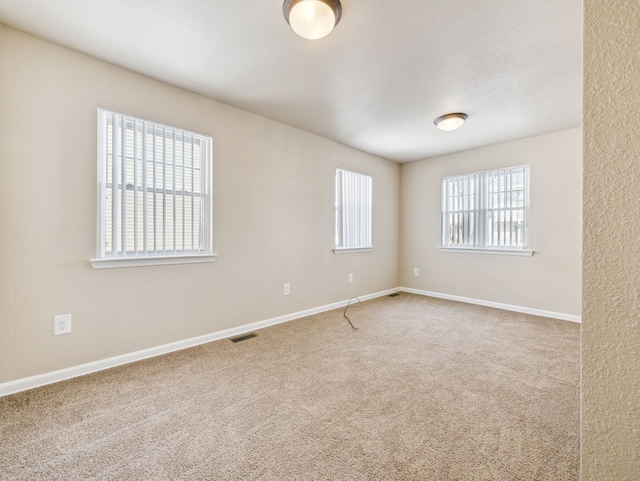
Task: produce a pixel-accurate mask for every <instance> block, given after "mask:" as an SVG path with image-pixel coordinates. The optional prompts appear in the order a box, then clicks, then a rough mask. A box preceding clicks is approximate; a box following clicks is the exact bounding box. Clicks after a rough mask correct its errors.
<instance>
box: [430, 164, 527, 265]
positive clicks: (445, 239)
mask: <svg viewBox="0 0 640 481" xmlns="http://www.w3.org/2000/svg"><path fill="white" fill-rule="evenodd" d="M517 170H523V176H524V178H523V183H522V189H518V190H514V189H513V184H510V185H509V188H508V189H507V184H508V182H506V180H504V184H503V185H504V188H502V185H501V184H498V190H495V189H494V190H490V188H489V183H490V181H489V179H490V178H491V176H494V178H495V176H496V175H498V176H500V175H501V174H504V173H506V172H510V174H509V175H511V178H510V182H513V172H514V171H517ZM530 176H531V174H530V166H529V165H517V166H512V167H504V168H499V169H491V170H485V171H479V172H470V173H465V174H457V175H450V176H445V177H442V179H441V192H440V196H441V207H440V212H441V221H440V234H441V235H440V247H439V250H440V251H443V252H463V253H479V254H502V255H516V256H531V255H533V251H532V250H531V249H530V245H529V234H530V229H529V209H530V202H529V200H530V190H531V189H530ZM505 179H506V177H505ZM452 181H453V182H455V181H457V182H462V183H463V184H464V183H466V186H467V187H466V190H464V191H463V193H462V194H458V197H459V199H458V203H459V204H463V206H462V207H461V208H457V209H456V208H451V209H450V208H449V207H448V205H449V204H450V203H449V202H448V201H449V197H448V192H449V191H448V190H447V188H448V186H449V185H451V184H450V182H452ZM471 185H473V188H471V187H469V186H471ZM501 188H502V190H500V189H501ZM519 190H522V202H523V205H522V206H521V207H520V206H516V207H514V206H513V204H512V202H513V200H512V199H513V193H514V192H518V191H519ZM500 192H503V195H504V201H505V203H504V205H503V206H500V204H498V207H496V206H495V205H494V202H495V199H496V198H495V197H494V196H499V195H500ZM507 193H509V194H510V196H509V198H510V199H511V200H509V202H506V200H507ZM491 194H494V196H491ZM460 197H461V198H460ZM472 197H473V199H472ZM491 197H493V198H491ZM498 202H499V201H498ZM507 204H509V205H507ZM515 211H518V212H519V214H521V216H522V226H523V233H522V237H523V241H522V245H491V242H489V241H488V236H489V235H490V227H489V226H490V225H491V224H490V223H491V220H490V214H491V213H492V212H493V213H496V212H497V213H499V214H501V213H505V212H510V214H509V220H508V222H509V227H510V229H512V228H513V224H512V223H513V212H515ZM520 211H521V212H520ZM456 213H458V214H462V216H463V219H464V221H463V227H462V230H463V241H462V242H459V243H453V242H452V241H451V238H450V237H451V236H450V234H448V230H449V229H448V227H449V225H450V224H449V219H450V215H451V214H456ZM517 220H518V219H516V221H517ZM503 222H504V223H506V222H507V220H506V214H505V220H504V221H503ZM472 223H473V224H474V225H473V227H471V224H472ZM498 234H500V229H499V228H498ZM451 235H452V234H451ZM512 235H513V231H512V230H511V231H510V235H509V237H510V238H511V237H512ZM472 237H473V238H472ZM505 239H506V236H505ZM510 244H512V243H511V242H510Z"/></svg>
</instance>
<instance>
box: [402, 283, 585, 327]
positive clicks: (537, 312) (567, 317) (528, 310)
mask: <svg viewBox="0 0 640 481" xmlns="http://www.w3.org/2000/svg"><path fill="white" fill-rule="evenodd" d="M398 290H399V291H401V292H409V293H410V294H419V295H421V296H428V297H437V298H439V299H448V300H450V301H458V302H466V303H467V304H477V305H479V306H486V307H493V308H495V309H503V310H505V311H514V312H522V313H523V314H532V315H534V316H541V317H550V318H553V319H560V320H562V321H571V322H582V317H581V316H576V315H574V314H565V313H563V312H553V311H545V310H542V309H534V308H532V307H522V306H514V305H512V304H502V303H501V302H493V301H483V300H481V299H472V298H470V297H462V296H454V295H451V294H441V293H439V292H431V291H423V290H420V289H412V288H410V287H400V288H399V289H398Z"/></svg>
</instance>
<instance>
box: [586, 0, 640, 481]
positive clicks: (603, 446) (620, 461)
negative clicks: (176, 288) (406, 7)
mask: <svg viewBox="0 0 640 481" xmlns="http://www.w3.org/2000/svg"><path fill="white" fill-rule="evenodd" d="M584 12H585V23H584V72H585V74H584V221H583V222H584V238H583V246H584V260H583V298H584V304H583V326H582V479H583V480H585V481H586V480H615V481H622V480H637V479H640V267H639V265H638V259H639V258H640V222H639V221H638V213H639V212H640V114H639V113H638V112H640V47H639V46H640V3H639V2H638V1H630V0H629V1H612V0H608V1H605V0H588V1H585V10H584Z"/></svg>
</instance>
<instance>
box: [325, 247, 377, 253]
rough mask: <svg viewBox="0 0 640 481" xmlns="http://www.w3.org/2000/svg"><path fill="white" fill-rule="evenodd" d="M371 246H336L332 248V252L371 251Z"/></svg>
mask: <svg viewBox="0 0 640 481" xmlns="http://www.w3.org/2000/svg"><path fill="white" fill-rule="evenodd" d="M372 251H373V246H371V247H336V248H335V249H333V253H334V254H355V253H356V252H372Z"/></svg>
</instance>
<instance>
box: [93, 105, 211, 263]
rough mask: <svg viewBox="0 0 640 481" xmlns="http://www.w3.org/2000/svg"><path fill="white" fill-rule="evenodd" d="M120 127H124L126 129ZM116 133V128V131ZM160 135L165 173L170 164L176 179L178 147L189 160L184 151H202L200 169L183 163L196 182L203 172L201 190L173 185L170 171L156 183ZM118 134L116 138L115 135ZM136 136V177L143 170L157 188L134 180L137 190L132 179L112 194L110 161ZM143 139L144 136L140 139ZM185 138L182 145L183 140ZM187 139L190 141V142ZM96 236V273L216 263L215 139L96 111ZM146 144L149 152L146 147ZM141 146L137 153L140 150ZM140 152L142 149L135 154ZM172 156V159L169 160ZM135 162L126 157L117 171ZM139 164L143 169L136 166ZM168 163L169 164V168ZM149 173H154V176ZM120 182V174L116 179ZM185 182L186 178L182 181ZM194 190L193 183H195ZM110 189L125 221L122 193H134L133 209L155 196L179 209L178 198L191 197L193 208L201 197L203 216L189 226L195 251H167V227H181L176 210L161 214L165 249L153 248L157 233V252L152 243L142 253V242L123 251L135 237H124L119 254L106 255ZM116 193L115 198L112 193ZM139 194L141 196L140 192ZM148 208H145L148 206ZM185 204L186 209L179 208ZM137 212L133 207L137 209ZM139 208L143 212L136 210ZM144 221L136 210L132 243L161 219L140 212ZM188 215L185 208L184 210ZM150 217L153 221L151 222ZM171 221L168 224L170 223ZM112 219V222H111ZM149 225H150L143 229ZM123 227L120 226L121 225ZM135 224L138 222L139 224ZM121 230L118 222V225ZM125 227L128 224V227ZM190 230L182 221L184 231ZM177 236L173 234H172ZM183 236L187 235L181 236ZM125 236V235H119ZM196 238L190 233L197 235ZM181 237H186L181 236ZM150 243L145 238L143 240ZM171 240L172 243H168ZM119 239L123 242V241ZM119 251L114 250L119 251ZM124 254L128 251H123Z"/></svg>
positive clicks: (174, 246)
mask: <svg viewBox="0 0 640 481" xmlns="http://www.w3.org/2000/svg"><path fill="white" fill-rule="evenodd" d="M114 119H117V122H118V127H117V128H116V129H115V130H111V131H112V132H114V133H113V134H112V143H113V145H111V146H109V145H108V144H109V142H108V140H107V138H108V134H107V130H108V128H109V125H110V123H111V125H113V122H114ZM120 122H123V123H125V124H124V125H125V126H124V127H122V124H120ZM112 129H113V128H112ZM122 130H124V131H125V132H126V133H127V134H126V136H125V139H122V137H121V132H122ZM160 131H161V132H162V135H161V137H160V140H159V141H160V142H161V143H162V152H163V157H162V162H163V164H162V165H163V168H165V169H166V166H167V165H171V166H172V175H173V174H175V173H176V171H177V170H176V169H177V168H178V164H177V159H178V157H177V156H176V153H177V152H178V148H177V147H176V145H177V144H178V143H179V142H180V144H181V145H182V151H181V155H182V156H183V157H184V158H186V157H185V154H186V152H187V151H186V147H185V145H188V144H189V143H190V144H191V152H193V149H194V147H193V146H194V145H195V143H196V140H197V143H198V145H199V146H200V149H201V151H200V155H199V157H200V159H199V162H198V164H199V165H198V164H196V163H193V162H194V157H193V156H192V157H191V161H192V164H191V166H190V167H188V166H187V163H186V162H185V161H184V158H183V157H180V158H183V164H182V166H181V167H182V173H183V174H184V173H185V172H186V171H187V170H189V169H190V170H191V178H192V179H194V176H195V171H196V170H200V176H199V182H200V187H199V189H198V191H197V192H196V191H193V190H192V189H189V190H188V189H187V186H186V185H185V182H184V180H183V186H182V187H183V189H182V191H179V190H178V188H177V184H176V182H177V181H176V179H175V178H174V177H172V183H171V182H170V181H169V178H168V176H167V175H166V171H165V172H164V173H163V177H162V181H161V182H160V184H159V185H158V184H156V182H155V181H156V179H157V177H155V171H148V170H147V169H148V165H147V164H148V163H151V164H152V166H153V168H154V169H155V166H156V164H158V162H159V160H158V158H156V152H155V149H156V145H157V144H156V142H157V141H158V138H157V137H156V135H157V133H158V132H160ZM116 132H117V133H116ZM117 135H120V141H121V142H122V145H121V146H119V145H117V140H118V137H117ZM131 135H133V137H134V140H133V145H134V147H133V149H134V153H133V162H134V163H133V170H134V172H135V173H134V175H135V176H137V177H135V178H138V176H139V174H138V169H140V171H144V172H145V175H146V176H147V178H148V177H149V176H150V175H154V177H153V178H152V181H153V186H150V185H148V184H147V183H146V181H145V180H141V179H138V181H137V182H136V181H134V182H133V184H135V185H133V184H132V183H131V182H129V180H130V179H129V178H126V182H127V185H126V187H124V188H123V186H122V183H119V184H118V187H116V188H115V189H114V187H113V185H112V184H111V182H112V179H109V174H108V173H107V170H108V164H109V162H111V164H112V165H114V164H113V159H112V157H113V149H114V148H115V147H118V151H120V152H121V151H122V149H123V148H125V149H127V148H129V147H128V146H127V147H125V144H126V141H127V140H129V139H130V136H131ZM149 135H151V136H152V137H151V138H152V139H153V143H152V145H151V148H152V149H153V152H149V147H148V142H149V139H148V136H149ZM138 136H140V137H138ZM180 137H181V140H180V141H179V139H180ZM187 137H189V138H190V139H189V140H188V141H187ZM97 139H98V142H97V144H98V145H97V148H98V152H97V158H98V162H97V167H98V171H97V193H98V198H97V208H98V211H97V233H96V234H97V235H96V257H95V258H94V259H90V263H91V265H92V267H93V268H94V269H103V268H114V267H135V266H148V265H167V264H192V263H201V262H213V261H214V260H215V258H216V254H214V253H213V251H212V243H213V196H212V185H213V182H212V167H213V162H212V160H213V139H212V137H211V136H210V135H206V134H202V133H199V132H194V131H190V130H187V129H183V128H180V127H175V126H172V125H168V124H163V123H161V122H156V121H152V120H148V119H145V118H142V117H138V116H134V115H130V114H124V113H121V112H117V111H114V110H111V109H106V108H102V107H100V108H98V115H97ZM168 139H170V141H171V144H172V145H173V148H172V150H168V149H167V143H168ZM142 144H145V147H146V150H145V147H143V146H142ZM136 146H139V149H138V147H136ZM109 148H111V153H109ZM136 149H138V150H136ZM167 152H168V155H167ZM167 157H170V159H169V161H167ZM130 159H131V157H129V155H127V156H126V157H125V159H124V162H123V160H122V159H118V161H117V162H116V164H115V165H116V169H118V168H121V167H122V166H123V165H124V166H125V168H126V162H127V160H130ZM138 162H139V165H138ZM169 162H170V163H169ZM151 172H154V173H153V174H152V173H151ZM112 175H115V176H116V177H117V175H118V173H117V170H116V172H115V173H114V174H112ZM183 179H184V178H183ZM192 185H193V184H192ZM109 190H111V191H112V193H111V198H112V199H113V197H114V195H115V196H116V198H117V197H118V196H120V195H122V196H123V197H121V198H120V199H118V200H117V201H115V202H116V203H117V204H120V205H119V206H116V207H113V209H114V210H116V211H117V210H118V209H122V211H123V216H125V215H126V212H127V211H128V209H129V208H132V205H131V201H130V200H129V199H128V195H125V194H122V192H128V191H134V192H135V193H134V204H133V206H137V205H138V203H139V202H147V200H146V199H147V197H148V195H149V194H150V195H151V196H152V199H153V202H154V205H155V202H156V196H158V195H162V201H163V206H165V207H166V204H165V202H166V200H167V199H169V200H170V201H172V204H173V205H174V206H175V205H176V199H180V200H181V201H182V202H185V199H186V198H187V197H191V199H192V200H191V205H195V204H194V199H196V198H200V199H201V201H200V202H199V204H200V206H199V215H198V216H197V217H196V216H194V214H193V213H194V212H195V211H193V210H192V216H191V217H190V221H189V223H188V224H189V225H190V226H191V229H192V230H193V229H196V226H197V231H198V236H197V241H198V242H197V247H196V245H195V244H196V243H195V239H196V238H194V237H192V239H194V241H192V243H191V249H187V248H186V243H185V244H184V245H182V246H181V247H180V248H178V247H177V242H176V243H175V244H173V247H169V248H168V249H167V242H168V240H167V239H168V238H169V237H168V236H169V234H167V231H166V226H167V224H168V223H171V224H173V226H174V227H175V226H176V225H177V222H178V220H177V217H178V216H179V214H178V212H177V210H176V211H174V210H173V207H172V208H171V213H170V214H167V212H168V210H169V209H164V210H163V211H162V216H163V217H162V226H163V231H162V234H161V236H160V239H159V240H160V242H162V248H160V247H159V246H158V245H156V244H155V242H156V241H157V240H158V235H157V233H156V232H154V235H153V238H154V239H153V240H154V247H153V249H149V248H148V244H145V243H144V241H142V246H143V247H142V248H140V241H138V242H135V241H134V249H133V251H129V250H127V248H126V247H125V248H124V249H122V244H123V243H125V239H126V241H127V242H126V244H127V245H129V242H131V238H130V237H127V236H126V234H125V235H123V236H122V240H121V241H120V243H119V244H118V246H119V247H120V250H118V251H116V252H111V253H109V252H107V249H106V242H107V231H108V230H109V228H108V226H107V222H108V215H107V204H108V203H109V202H111V203H112V205H113V202H114V201H109V200H107V194H108V193H109ZM113 192H115V194H114V193H113ZM139 192H141V194H140V195H138V193H139ZM179 192H180V193H179ZM138 197H141V200H140V201H138ZM123 199H125V204H124V206H123V205H122V200H123ZM145 205H146V204H145ZM181 205H184V204H181ZM133 208H134V209H135V207H133ZM138 208H139V207H138ZM141 211H142V217H143V219H142V220H140V219H139V218H138V215H139V213H138V211H136V214H134V220H133V222H131V224H132V225H133V227H130V229H133V231H134V239H138V235H139V234H138V231H139V230H142V231H143V232H144V233H145V234H144V235H145V236H146V235H147V234H146V232H148V230H149V229H151V230H154V229H157V227H158V226H157V224H158V218H157V216H156V214H155V211H154V213H153V214H152V215H151V216H150V212H148V211H147V210H145V209H144V208H142V209H141ZM183 212H184V208H183ZM149 217H151V218H149ZM167 218H169V220H167ZM109 219H110V217H109ZM145 221H146V224H145ZM120 222H122V221H120ZM136 222H137V223H136ZM116 225H118V223H116ZM125 225H126V224H125ZM185 225H187V224H186V223H184V222H183V227H184V226H185ZM172 231H173V230H172ZM173 232H174V239H177V236H176V233H175V231H173ZM183 232H184V231H183ZM114 235H115V236H116V238H117V237H118V233H117V230H116V234H114ZM121 235H122V234H121ZM193 235H194V234H192V236H193ZM183 238H186V237H184V235H183ZM145 239H146V237H145ZM169 239H170V238H169ZM119 240H120V239H119ZM118 246H117V247H116V249H118ZM123 250H124V252H122V251H123Z"/></svg>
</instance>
